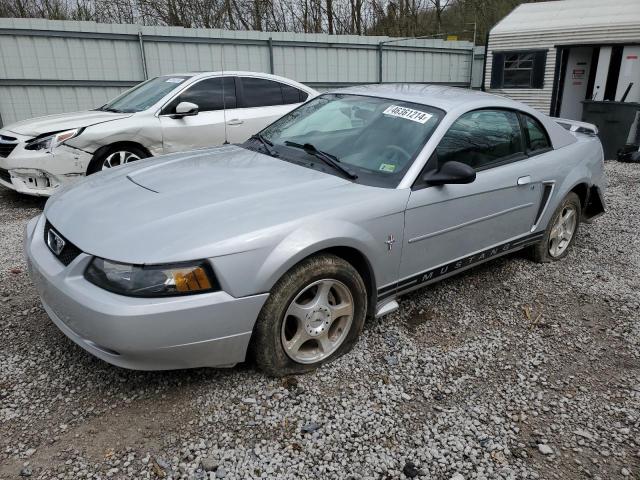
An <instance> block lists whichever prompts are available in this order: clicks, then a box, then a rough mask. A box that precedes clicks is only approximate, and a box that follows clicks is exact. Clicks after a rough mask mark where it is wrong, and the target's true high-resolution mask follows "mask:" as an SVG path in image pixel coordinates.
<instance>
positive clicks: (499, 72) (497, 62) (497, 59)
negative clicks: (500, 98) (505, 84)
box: [491, 52, 504, 88]
mask: <svg viewBox="0 0 640 480" xmlns="http://www.w3.org/2000/svg"><path fill="white" fill-rule="evenodd" d="M492 55H493V62H492V64H491V88H502V78H503V74H504V53H500V52H493V53H492Z"/></svg>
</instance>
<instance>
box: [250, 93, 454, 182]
mask: <svg viewBox="0 0 640 480" xmlns="http://www.w3.org/2000/svg"><path fill="white" fill-rule="evenodd" d="M443 116H444V112H443V111H441V110H439V109H437V108H434V107H429V106H427V105H421V104H415V103H409V102H403V101H400V100H393V99H386V98H378V97H367V96H362V95H349V94H325V95H322V96H320V97H317V98H315V99H313V100H311V101H310V102H309V103H306V104H304V105H302V106H301V107H299V108H298V109H296V110H294V111H293V112H291V113H289V114H288V115H285V116H284V117H283V118H281V119H280V120H278V121H277V122H275V123H273V124H272V125H270V126H269V127H267V128H266V129H264V130H263V131H262V132H261V137H262V138H263V139H264V140H266V141H268V142H270V143H271V144H272V145H273V146H272V148H273V149H274V150H275V151H276V152H277V154H278V155H279V156H280V157H281V158H283V159H285V160H289V159H292V160H305V161H307V162H308V161H309V160H313V162H312V164H313V167H314V168H315V167H318V168H321V169H322V170H324V171H327V172H328V173H332V174H336V175H341V174H342V175H344V176H346V177H349V178H352V179H353V180H356V178H357V181H358V182H362V183H365V184H370V185H378V186H396V185H397V184H398V182H399V181H400V179H401V178H402V176H403V174H404V172H406V170H407V168H409V166H410V165H411V163H412V162H413V160H414V159H415V156H416V155H417V154H418V153H419V152H420V150H421V149H422V147H423V146H424V144H425V143H426V141H427V140H428V139H429V137H430V136H431V134H432V133H433V131H434V130H435V127H436V126H437V125H438V123H439V122H440V120H441V119H442V117H443ZM321 154H327V155H328V156H329V157H330V159H329V160H333V161H334V163H338V167H340V168H336V167H335V166H333V167H332V166H331V165H329V166H327V165H326V164H327V163H329V162H327V161H326V158H325V159H320V160H322V161H321V162H318V161H317V160H316V159H314V158H313V157H319V156H320V155H321ZM305 157H306V158H305ZM309 157H311V158H309ZM340 170H347V172H344V171H342V172H341V171H340Z"/></svg>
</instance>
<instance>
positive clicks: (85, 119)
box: [5, 110, 133, 137]
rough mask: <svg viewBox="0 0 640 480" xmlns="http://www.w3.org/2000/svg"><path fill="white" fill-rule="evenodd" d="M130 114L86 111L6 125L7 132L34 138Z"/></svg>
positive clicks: (117, 118) (129, 114)
mask: <svg viewBox="0 0 640 480" xmlns="http://www.w3.org/2000/svg"><path fill="white" fill-rule="evenodd" d="M131 115H133V114H132V113H113V112H102V111H98V110H87V111H84V112H72V113H59V114H57V115H47V116H46V117H36V118H30V119H28V120H22V121H21V122H16V123H13V124H11V125H7V126H6V127H5V130H8V131H10V132H13V133H17V134H18V135H25V136H29V137H36V136H38V135H42V134H43V133H49V132H59V131H61V130H69V129H71V128H80V127H88V126H90V125H95V124H97V123H104V122H110V121H113V120H119V119H121V118H127V117H130V116H131Z"/></svg>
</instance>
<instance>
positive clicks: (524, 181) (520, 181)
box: [518, 175, 531, 185]
mask: <svg viewBox="0 0 640 480" xmlns="http://www.w3.org/2000/svg"><path fill="white" fill-rule="evenodd" d="M530 183H531V175H526V176H524V177H519V178H518V185H529V184H530Z"/></svg>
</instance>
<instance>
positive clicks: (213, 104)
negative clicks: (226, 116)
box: [162, 77, 236, 115]
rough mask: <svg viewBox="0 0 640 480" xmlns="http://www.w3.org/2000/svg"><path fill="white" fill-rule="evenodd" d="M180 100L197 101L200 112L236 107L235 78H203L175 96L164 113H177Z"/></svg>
mask: <svg viewBox="0 0 640 480" xmlns="http://www.w3.org/2000/svg"><path fill="white" fill-rule="evenodd" d="M223 95H224V96H223ZM180 102H191V103H195V104H196V105H198V110H199V111H200V112H211V111H214V110H222V109H223V108H226V109H227V110H229V109H230V108H236V84H235V80H234V78H233V77H224V78H221V77H216V78H207V79H205V80H201V81H199V82H198V83H196V84H194V85H191V86H190V87H188V88H187V89H186V90H185V91H184V92H182V93H181V94H180V95H178V96H177V97H176V98H174V99H173V100H172V101H171V103H169V104H168V105H167V106H166V107H165V108H164V109H163V111H162V114H163V115H169V114H172V113H175V112H176V107H177V106H178V104H179V103H180Z"/></svg>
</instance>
